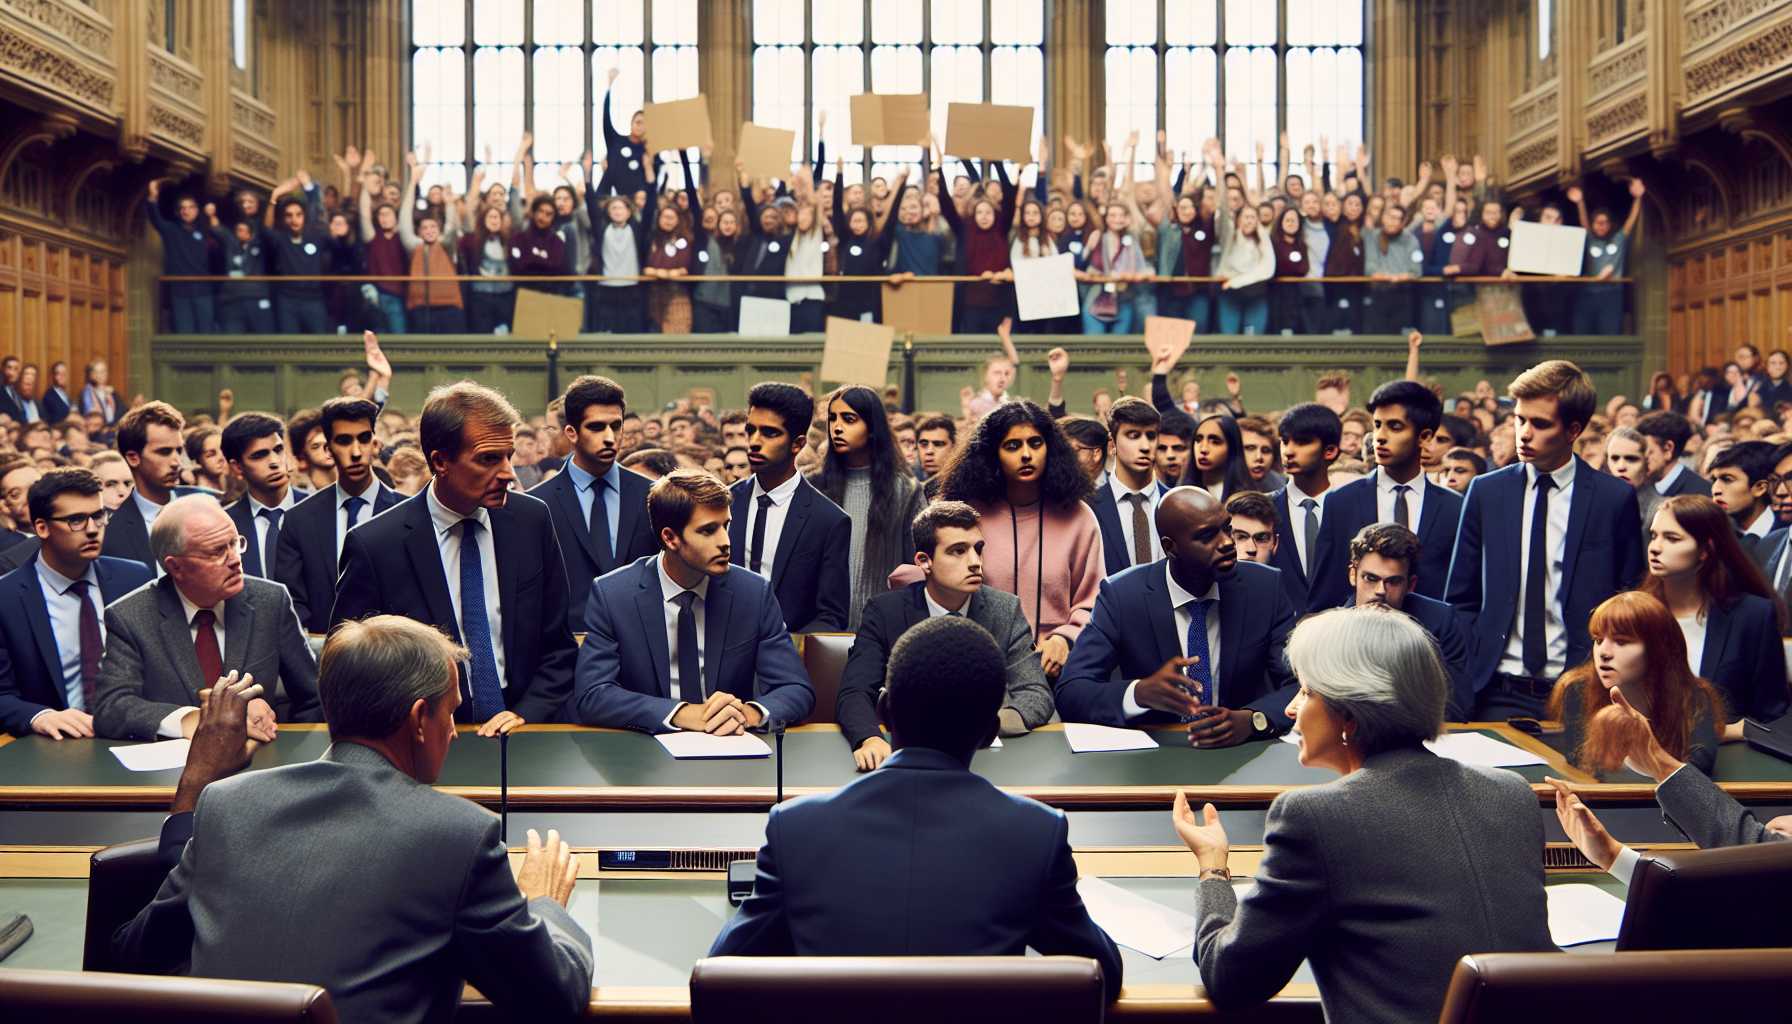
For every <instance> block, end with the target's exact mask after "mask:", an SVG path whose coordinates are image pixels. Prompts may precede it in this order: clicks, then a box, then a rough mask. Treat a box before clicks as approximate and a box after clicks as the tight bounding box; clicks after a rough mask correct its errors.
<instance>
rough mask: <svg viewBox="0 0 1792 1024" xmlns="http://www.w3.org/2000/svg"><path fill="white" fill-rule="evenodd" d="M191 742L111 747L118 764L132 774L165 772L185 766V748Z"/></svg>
mask: <svg viewBox="0 0 1792 1024" xmlns="http://www.w3.org/2000/svg"><path fill="white" fill-rule="evenodd" d="M192 745H193V741H192V740H186V739H181V740H163V741H161V742H160V743H134V744H132V745H130V746H125V747H113V748H112V753H113V755H114V756H115V757H117V758H118V762H119V763H120V764H122V765H124V766H125V767H126V768H129V769H130V770H131V771H134V772H165V771H171V770H173V769H176V768H185V767H186V766H187V748H188V747H190V746H192Z"/></svg>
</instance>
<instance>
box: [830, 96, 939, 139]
mask: <svg viewBox="0 0 1792 1024" xmlns="http://www.w3.org/2000/svg"><path fill="white" fill-rule="evenodd" d="M847 102H848V103H850V104H851V106H852V144H853V145H855V146H913V145H916V144H917V143H919V142H920V141H921V140H922V139H925V138H926V137H927V136H928V134H929V133H930V132H931V131H932V130H933V129H932V126H931V125H930V124H929V123H928V117H927V94H926V93H918V92H916V93H870V92H866V93H860V94H859V95H857V96H849V97H847Z"/></svg>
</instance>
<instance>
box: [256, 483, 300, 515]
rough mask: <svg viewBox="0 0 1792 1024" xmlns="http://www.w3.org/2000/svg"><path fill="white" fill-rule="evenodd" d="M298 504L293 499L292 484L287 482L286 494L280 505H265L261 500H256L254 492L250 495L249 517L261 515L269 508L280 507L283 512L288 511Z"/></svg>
mask: <svg viewBox="0 0 1792 1024" xmlns="http://www.w3.org/2000/svg"><path fill="white" fill-rule="evenodd" d="M296 504H298V502H296V501H294V500H293V495H292V485H291V484H287V485H286V496H285V497H283V498H281V499H280V503H279V504H278V505H263V504H262V503H261V502H260V501H257V500H256V498H255V495H253V494H251V495H249V517H250V518H251V519H253V518H254V517H256V516H259V515H261V514H262V513H263V512H265V511H267V510H268V509H279V510H280V511H282V512H286V511H289V510H290V509H291V508H292V507H293V506H294V505H296Z"/></svg>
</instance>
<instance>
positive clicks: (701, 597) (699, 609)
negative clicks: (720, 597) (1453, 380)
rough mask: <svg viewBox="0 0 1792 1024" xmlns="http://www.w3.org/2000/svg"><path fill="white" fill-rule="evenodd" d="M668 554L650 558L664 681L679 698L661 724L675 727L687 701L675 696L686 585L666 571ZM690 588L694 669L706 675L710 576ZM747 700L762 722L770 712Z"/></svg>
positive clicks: (707, 694)
mask: <svg viewBox="0 0 1792 1024" xmlns="http://www.w3.org/2000/svg"><path fill="white" fill-rule="evenodd" d="M770 525H771V523H770V521H769V520H768V521H767V522H766V526H767V527H768V528H769V527H770ZM669 557H671V556H670V555H668V554H667V553H666V552H664V551H662V552H660V556H659V557H658V558H656V559H654V560H653V567H654V568H655V569H657V570H659V574H660V598H661V600H660V610H661V611H662V612H664V613H665V616H666V669H667V672H668V679H667V684H666V685H667V688H668V692H670V693H671V695H672V698H673V699H674V700H677V701H678V702H679V703H678V704H677V706H675V707H673V709H672V712H671V714H668V715H667V716H666V717H665V719H664V721H662V722H661V724H662V725H664V726H665V727H666V728H668V729H676V728H678V727H677V726H675V725H673V724H672V718H673V716H675V715H677V714H678V712H679V710H680V709H682V708H683V707H684V706H685V703H686V702H685V701H684V700H683V699H682V698H680V697H679V696H678V694H679V684H680V683H682V682H683V681H684V680H683V677H681V676H680V675H679V674H678V605H677V604H676V601H677V599H678V595H680V594H682V593H684V589H685V588H683V587H681V586H679V585H678V581H677V580H675V579H673V578H672V576H671V575H670V574H669V573H667V572H666V559H667V558H669ZM691 591H692V593H694V594H696V595H697V599H696V600H695V601H692V602H691V618H692V619H694V620H695V621H696V626H697V671H698V672H699V673H701V674H702V675H704V676H708V675H709V671H708V667H707V666H706V665H705V664H704V662H703V643H704V637H705V633H704V628H705V627H706V626H707V625H708V617H707V615H706V614H705V606H706V605H707V604H708V603H709V576H708V575H705V576H704V577H703V578H702V579H700V580H698V581H697V585H696V586H694V587H692V588H691ZM698 688H699V689H700V690H702V691H703V696H704V698H705V699H707V698H708V697H710V696H711V694H710V693H709V691H708V688H707V687H705V686H703V684H702V683H701V682H699V683H698ZM746 703H747V706H748V707H750V708H754V709H756V710H757V711H758V712H759V720H760V721H762V722H763V721H765V720H767V719H769V718H771V712H769V711H767V710H766V709H765V705H764V704H761V703H759V702H758V701H756V700H750V701H747V702H746Z"/></svg>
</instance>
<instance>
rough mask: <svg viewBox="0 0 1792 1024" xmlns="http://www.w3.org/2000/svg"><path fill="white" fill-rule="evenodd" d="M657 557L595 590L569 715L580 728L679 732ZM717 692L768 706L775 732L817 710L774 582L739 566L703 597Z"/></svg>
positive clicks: (713, 580)
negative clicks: (674, 724) (672, 724)
mask: <svg viewBox="0 0 1792 1024" xmlns="http://www.w3.org/2000/svg"><path fill="white" fill-rule="evenodd" d="M658 559H659V556H658V555H648V556H646V557H644V558H639V559H636V560H635V562H634V564H632V565H625V566H623V567H622V568H620V569H617V570H616V571H615V572H612V573H609V574H608V575H605V576H599V577H598V578H597V579H596V580H595V581H593V582H592V584H591V595H590V597H588V598H587V599H586V601H585V642H584V644H583V645H581V646H580V647H579V662H578V672H577V676H578V682H577V692H576V693H575V694H574V697H573V701H574V706H573V708H572V709H571V710H572V714H571V716H570V717H572V718H573V719H574V720H575V721H577V722H579V723H581V724H583V725H602V726H611V727H619V728H625V729H634V730H636V731H638V732H647V733H656V732H670V731H676V730H669V729H667V728H666V725H665V721H666V719H667V718H668V717H670V716H671V714H672V713H673V712H674V711H676V710H677V709H678V705H679V703H680V702H679V699H678V697H677V696H676V695H675V694H674V693H673V692H672V688H671V679H672V667H671V665H672V658H671V652H670V651H669V650H668V649H667V644H666V613H665V609H664V607H663V606H664V604H665V601H664V600H663V599H662V596H661V593H660V574H659V565H658ZM718 690H726V691H727V692H729V693H732V694H734V695H735V696H736V697H739V698H740V699H741V700H743V701H755V702H757V703H758V704H759V705H760V706H761V707H763V708H765V711H766V721H765V727H766V728H769V729H777V728H782V727H784V726H789V725H795V724H796V723H797V722H800V721H802V720H803V718H804V716H806V715H808V714H809V712H810V710H812V709H813V708H814V707H815V689H814V687H812V686H811V685H810V683H809V674H808V672H806V671H805V670H804V669H803V661H802V659H801V658H799V657H797V654H796V644H794V643H792V642H791V639H790V632H789V631H788V630H786V629H785V628H784V613H783V612H781V611H779V610H778V599H777V598H776V597H775V596H773V594H772V589H771V584H769V583H767V582H766V581H765V579H764V577H762V576H760V575H759V574H758V573H754V572H748V571H747V570H745V569H742V568H740V567H738V566H729V567H728V571H727V572H726V573H724V574H723V575H721V576H711V577H710V578H709V591H708V596H707V597H706V598H705V599H704V608H703V693H704V695H705V696H707V695H709V694H713V693H715V692H716V691H718Z"/></svg>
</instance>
